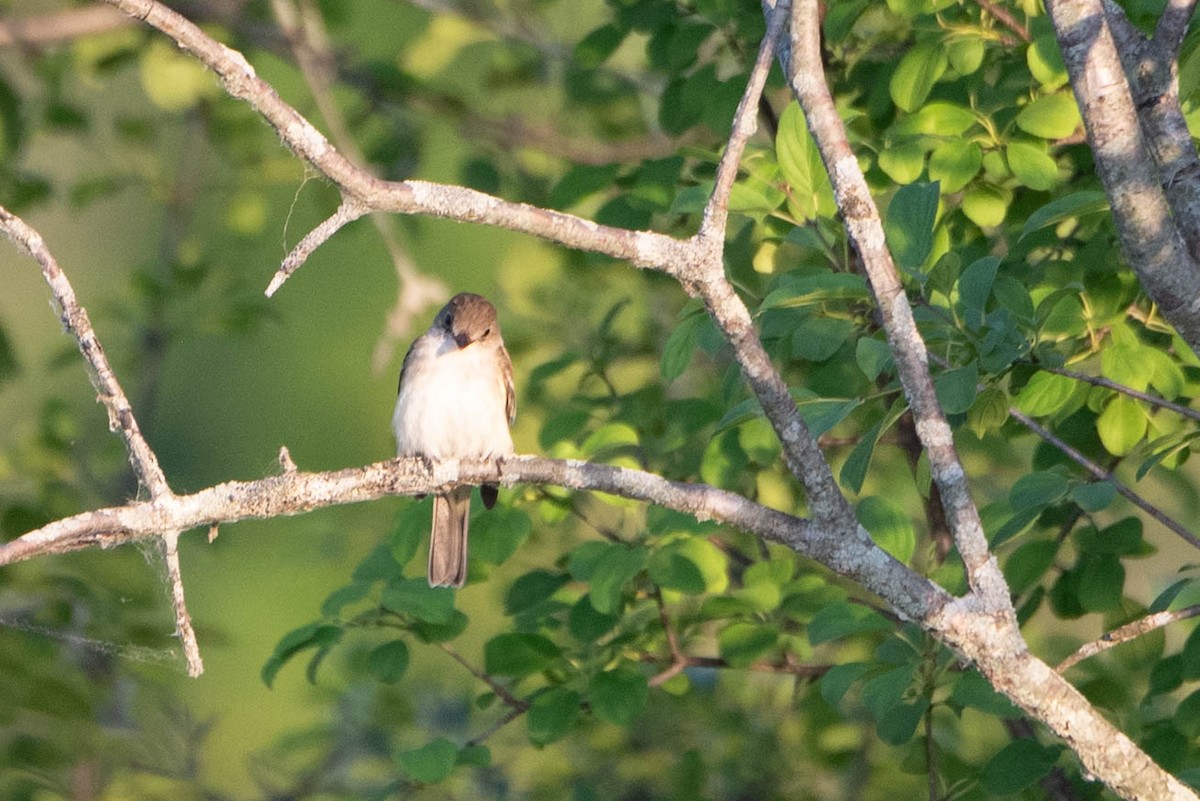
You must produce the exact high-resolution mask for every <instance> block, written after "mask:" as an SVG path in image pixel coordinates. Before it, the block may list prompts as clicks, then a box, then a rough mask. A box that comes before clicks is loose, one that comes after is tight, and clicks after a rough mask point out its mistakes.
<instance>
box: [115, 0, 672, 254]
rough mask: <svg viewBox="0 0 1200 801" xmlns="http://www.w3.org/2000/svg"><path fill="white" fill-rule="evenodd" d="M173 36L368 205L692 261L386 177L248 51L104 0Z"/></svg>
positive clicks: (155, 8) (528, 209)
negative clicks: (323, 128) (306, 110)
mask: <svg viewBox="0 0 1200 801" xmlns="http://www.w3.org/2000/svg"><path fill="white" fill-rule="evenodd" d="M105 2H108V3H110V4H111V5H114V6H116V7H117V8H120V9H121V10H122V11H124V12H125V13H127V14H130V15H131V16H134V17H137V18H138V19H141V20H144V21H146V22H147V23H148V24H150V25H152V26H154V27H155V28H158V29H159V30H160V31H162V32H163V33H165V34H166V35H168V36H170V37H171V38H172V39H174V40H175V42H176V43H177V44H179V46H180V47H182V48H183V49H185V50H186V51H188V52H189V53H191V54H192V55H194V56H195V57H196V58H198V59H199V60H200V61H201V62H203V63H204V64H205V66H207V67H208V68H209V69H211V70H212V71H213V72H214V73H216V75H217V77H218V78H219V79H220V81H221V84H222V86H223V87H224V88H225V91H226V92H228V93H229V94H230V95H231V96H233V97H235V98H237V99H239V100H243V101H245V102H246V103H248V104H250V106H251V107H252V108H253V109H254V110H255V111H257V112H258V113H259V114H260V115H262V116H263V118H265V119H266V120H267V122H269V123H270V124H271V125H272V126H273V127H274V128H275V131H276V133H277V134H278V135H279V138H280V139H282V140H283V142H284V143H285V144H286V145H287V146H288V147H290V148H291V149H292V151H293V152H294V153H296V155H298V156H299V157H300V158H302V159H304V160H305V161H307V162H308V163H309V164H310V165H312V166H313V168H315V169H316V170H317V171H318V172H320V173H321V174H322V175H324V176H325V177H326V178H328V179H329V180H330V181H332V182H333V183H335V184H337V185H338V186H339V187H341V188H342V190H343V193H344V195H346V196H347V197H348V198H353V199H354V200H355V201H357V202H359V203H361V204H363V205H364V206H366V207H367V208H368V209H370V210H374V211H389V212H395V213H399V214H427V215H429V216H432V217H441V218H445V219H452V220H457V221H459V222H473V223H479V224H483V225H491V226H495V227H498V228H505V229H508V230H511V231H519V232H522V233H527V234H532V235H534V236H539V237H542V238H543V239H547V240H550V241H552V242H557V243H559V244H562V245H566V246H567V247H572V248H578V249H580V250H590V251H593V252H595V253H601V254H604V255H608V256H611V257H613V258H616V259H622V260H624V261H628V262H631V263H632V264H634V265H635V266H638V267H643V268H649V269H656V270H661V271H663V272H667V273H673V272H674V271H675V269H676V268H677V267H678V266H680V265H683V264H686V263H688V262H689V261H690V260H691V254H690V253H689V252H688V249H687V247H686V245H685V244H684V243H682V242H680V241H679V240H677V239H674V238H672V237H669V236H666V235H664V234H657V233H653V232H647V231H628V230H625V229H622V228H613V227H610V226H605V225H599V224H597V223H594V222H592V221H590V220H585V219H583V218H581V217H577V216H575V215H572V214H564V213H562V212H557V211H551V210H548V209H541V208H537V207H535V206H530V205H527V204H524V203H512V202H509V201H505V200H502V199H500V198H497V197H495V196H493V195H488V194H486V193H484V192H477V191H475V190H473V189H467V188H465V187H461V186H451V185H446V184H437V183H432V182H429V181H384V180H382V179H379V178H377V177H375V176H373V175H371V174H370V173H369V172H367V171H365V170H363V169H361V168H360V167H358V166H356V165H355V164H353V163H352V162H351V161H350V160H349V159H347V158H346V157H345V156H343V155H342V154H341V153H340V152H338V151H337V150H336V149H335V148H334V147H333V146H332V145H331V144H330V143H329V140H328V139H326V138H325V137H324V136H323V135H322V134H321V133H320V132H319V131H318V130H317V129H316V128H314V127H313V125H312V123H310V122H309V121H308V120H306V119H305V118H304V117H303V116H301V115H300V113H299V112H297V111H296V110H295V109H294V108H292V107H291V106H290V105H288V104H287V103H285V102H284V101H283V100H282V99H281V98H280V97H279V95H278V94H277V93H276V92H275V90H274V88H272V87H271V85H270V84H268V83H266V82H265V81H263V80H262V79H261V78H259V77H258V75H257V74H256V73H255V71H254V68H253V67H251V66H250V64H249V62H248V61H246V58H245V56H243V55H242V54H241V53H239V52H237V51H236V50H233V49H231V48H229V47H226V46H225V45H223V44H221V43H220V42H217V41H216V40H215V39H213V38H212V37H210V36H209V35H208V34H206V33H204V32H203V31H202V30H201V29H200V28H199V27H197V26H196V25H194V24H193V23H192V22H190V21H189V20H187V19H186V18H184V17H183V16H181V15H180V14H178V13H176V12H175V11H172V10H171V9H169V8H167V7H166V6H164V5H163V4H161V3H159V2H156V0H105Z"/></svg>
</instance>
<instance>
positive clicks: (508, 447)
mask: <svg viewBox="0 0 1200 801" xmlns="http://www.w3.org/2000/svg"><path fill="white" fill-rule="evenodd" d="M413 348H414V352H413V353H412V355H411V357H410V362H409V364H408V366H407V367H406V370H405V374H404V378H403V380H402V381H401V383H400V394H399V397H397V398H396V410H395V413H394V414H393V415H392V429H393V430H394V431H395V434H396V451H397V454H398V455H400V456H418V455H419V456H428V457H430V458H431V459H446V458H451V457H456V458H464V457H470V456H484V457H487V456H501V455H505V454H509V453H512V451H513V444H512V437H511V435H510V434H509V432H508V417H507V414H506V408H505V404H506V399H507V390H506V386H505V380H504V375H503V373H502V372H501V368H500V365H499V362H498V359H497V356H498V354H497V352H496V350H495V349H491V348H487V347H485V346H482V345H479V344H472V345H468V346H467V347H465V348H461V349H460V348H459V347H458V346H457V345H456V344H455V343H454V341H453V340H451V339H450V338H448V337H434V336H430V335H426V336H423V337H421V338H420V339H418V340H417V342H416V343H414V345H413Z"/></svg>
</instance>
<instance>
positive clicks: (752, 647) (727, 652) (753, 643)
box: [717, 622, 779, 667]
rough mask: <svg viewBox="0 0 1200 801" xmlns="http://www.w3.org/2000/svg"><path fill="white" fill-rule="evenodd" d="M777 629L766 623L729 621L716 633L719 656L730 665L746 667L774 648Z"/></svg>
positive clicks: (777, 638) (776, 640) (777, 634)
mask: <svg viewBox="0 0 1200 801" xmlns="http://www.w3.org/2000/svg"><path fill="white" fill-rule="evenodd" d="M778 642H779V629H778V628H777V627H775V626H772V625H769V624H766V623H744V622H738V623H731V624H729V625H728V626H726V627H725V628H724V629H723V630H722V631H721V633H720V634H719V635H717V646H718V649H719V650H720V653H721V657H722V658H723V659H724V660H725V661H726V662H728V663H729V664H730V665H731V666H732V667H746V666H748V665H751V664H753V663H755V662H757V661H758V660H759V659H760V658H761V657H763V656H765V655H766V654H767V653H769V652H770V651H772V650H774V649H775V647H776V645H777V644H778Z"/></svg>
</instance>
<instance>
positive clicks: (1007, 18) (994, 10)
mask: <svg viewBox="0 0 1200 801" xmlns="http://www.w3.org/2000/svg"><path fill="white" fill-rule="evenodd" d="M975 1H976V2H977V3H978V4H979V7H980V8H982V9H983V10H984V11H986V12H987V13H989V14H991V15H992V16H993V17H995V19H996V21H997V22H999V23H1001V24H1002V25H1004V27H1006V28H1008V29H1009V30H1010V31H1012V32H1013V33H1015V34H1016V35H1017V36H1019V37H1020V38H1021V41H1023V42H1025V43H1026V44H1028V43H1029V42H1032V41H1033V37H1032V36H1030V35H1029V30H1028V29H1027V28H1026V27H1025V26H1024V25H1022V24H1021V23H1020V22H1019V21H1018V20H1017V18H1016V17H1014V16H1013V15H1012V12H1010V11H1009V10H1008V9H1007V8H1004V7H1003V6H1000V5H997V4H996V3H993V2H991V0H975Z"/></svg>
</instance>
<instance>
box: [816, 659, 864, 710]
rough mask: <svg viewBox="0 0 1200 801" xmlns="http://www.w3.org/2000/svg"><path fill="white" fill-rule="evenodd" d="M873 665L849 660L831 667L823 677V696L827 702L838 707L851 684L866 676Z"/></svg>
mask: <svg viewBox="0 0 1200 801" xmlns="http://www.w3.org/2000/svg"><path fill="white" fill-rule="evenodd" d="M872 667H873V666H872V665H871V664H870V663H868V662H848V663H846V664H842V665H834V666H833V667H831V668H830V669H829V670H828V671H827V672H826V673H825V675H824V676H822V677H821V685H820V686H821V697H822V698H824V699H825V703H827V704H829V705H830V706H832V707H837V706H838V705H839V704H840V703H841V701H842V698H843V697H844V696H845V695H846V693H847V692H848V691H849V690H850V685H852V684H854V683H855V682H856V681H858V680H859V679H861V678H862V677H863V676H865V675H866V674H867V673H868V672H869V671H870V670H871V669H872Z"/></svg>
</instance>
